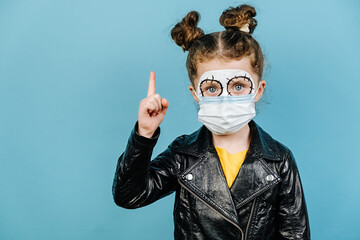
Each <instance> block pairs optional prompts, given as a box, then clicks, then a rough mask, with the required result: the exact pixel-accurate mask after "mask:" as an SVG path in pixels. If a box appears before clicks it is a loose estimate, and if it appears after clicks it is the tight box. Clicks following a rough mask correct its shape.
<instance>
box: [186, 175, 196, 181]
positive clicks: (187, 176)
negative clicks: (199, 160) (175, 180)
mask: <svg viewBox="0 0 360 240" xmlns="http://www.w3.org/2000/svg"><path fill="white" fill-rule="evenodd" d="M193 178H194V176H193V175H192V174H191V173H189V174H187V175H186V180H189V181H191V180H193Z"/></svg>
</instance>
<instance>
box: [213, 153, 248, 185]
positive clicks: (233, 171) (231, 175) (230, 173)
mask: <svg viewBox="0 0 360 240" xmlns="http://www.w3.org/2000/svg"><path fill="white" fill-rule="evenodd" d="M215 149H216V152H217V153H218V155H219V159H220V163H221V166H222V169H223V172H224V175H225V178H226V182H227V184H228V186H229V188H230V187H231V185H232V184H233V182H234V180H235V178H236V176H237V174H238V172H239V170H240V167H241V165H242V164H243V162H244V160H245V156H246V152H247V151H248V149H245V150H244V151H241V152H238V153H233V154H230V153H228V151H227V150H226V149H225V148H219V147H216V146H215Z"/></svg>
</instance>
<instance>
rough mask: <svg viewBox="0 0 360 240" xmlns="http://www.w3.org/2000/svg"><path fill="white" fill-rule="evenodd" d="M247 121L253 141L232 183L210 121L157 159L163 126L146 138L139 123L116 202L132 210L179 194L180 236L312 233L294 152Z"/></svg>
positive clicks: (121, 169) (119, 174) (119, 175)
mask: <svg viewBox="0 0 360 240" xmlns="http://www.w3.org/2000/svg"><path fill="white" fill-rule="evenodd" d="M249 126H250V133H251V141H250V147H249V150H248V152H247V155H246V158H245V161H244V163H243V165H242V166H241V168H240V171H239V173H238V175H237V177H236V179H235V181H234V183H233V185H232V186H231V188H230V189H229V187H228V185H227V183H226V179H225V176H224V173H223V171H222V168H221V164H220V162H219V158H218V155H217V153H216V150H215V147H214V145H213V144H212V135H211V132H210V131H209V130H208V129H207V128H206V127H204V126H202V127H201V128H200V129H199V130H197V131H196V132H194V133H192V134H190V135H183V136H180V137H178V138H176V139H175V140H174V141H173V142H172V143H171V144H170V145H169V146H168V148H167V149H166V150H165V151H164V152H162V153H161V154H159V155H158V156H157V157H155V158H154V159H153V160H152V161H151V155H152V150H153V147H154V146H155V144H156V142H157V139H158V137H159V135H160V128H158V129H157V130H156V132H155V133H154V136H153V137H152V138H145V137H142V136H140V135H139V134H138V133H137V124H136V125H135V127H134V129H133V130H132V133H131V135H130V138H129V140H128V144H127V147H126V149H125V151H124V152H123V154H122V155H121V156H120V157H119V159H118V164H117V167H116V172H115V177H114V181H113V189H112V191H113V197H114V201H115V203H116V204H117V205H118V206H121V207H123V208H127V209H134V208H139V207H143V206H146V205H148V204H151V203H152V202H154V201H156V200H158V199H160V198H162V197H165V196H167V195H169V194H171V193H173V192H175V193H176V196H175V203H174V211H173V216H174V224H175V229H174V239H176V240H180V239H181V240H184V239H189V240H195V239H204V240H205V239H206V240H211V239H226V240H227V239H229V240H231V239H240V240H245V239H246V240H255V239H256V240H270V239H274V240H281V239H310V227H309V219H308V214H307V208H306V203H305V198H304V193H303V188H302V184H301V180H300V175H299V172H298V169H297V166H296V162H295V159H294V156H293V154H292V152H291V151H290V150H289V149H288V148H287V147H286V146H284V145H283V144H281V143H280V142H278V141H276V140H274V139H273V138H272V137H271V136H270V135H269V134H268V133H266V132H265V131H264V130H263V129H262V128H261V127H260V126H259V125H257V124H256V123H255V121H254V120H251V121H250V122H249ZM139 227H140V228H141V226H139Z"/></svg>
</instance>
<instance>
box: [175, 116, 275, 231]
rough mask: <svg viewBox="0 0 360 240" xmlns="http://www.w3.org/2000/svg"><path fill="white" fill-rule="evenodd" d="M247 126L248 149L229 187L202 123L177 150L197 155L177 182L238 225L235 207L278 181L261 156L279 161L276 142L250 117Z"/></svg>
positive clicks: (209, 136) (208, 134)
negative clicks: (249, 134) (248, 136)
mask: <svg viewBox="0 0 360 240" xmlns="http://www.w3.org/2000/svg"><path fill="white" fill-rule="evenodd" d="M249 126H250V132H251V142H250V147H249V151H248V153H247V155H246V158H245V161H244V163H243V165H242V166H241V168H240V171H239V173H238V175H237V177H236V179H235V181H234V183H233V185H232V186H231V189H229V187H228V185H227V182H226V179H225V176H224V173H223V170H222V167H221V164H220V161H219V158H218V155H217V153H216V150H215V148H214V145H213V144H212V135H211V132H210V131H209V130H208V129H206V128H205V127H204V126H203V127H201V128H200V129H199V130H198V131H197V132H195V133H193V134H192V135H189V136H188V138H187V140H186V141H185V143H184V144H183V145H182V146H180V147H179V148H178V149H177V150H176V151H177V152H180V153H183V154H188V155H193V156H195V157H196V158H197V160H196V161H195V163H194V164H193V165H192V166H190V167H189V168H187V169H185V170H184V171H183V172H182V173H181V174H180V178H179V182H180V184H182V185H183V186H184V187H185V188H186V189H187V190H189V191H190V192H192V193H193V194H195V195H196V196H197V197H199V198H200V199H201V200H202V201H203V202H204V203H206V204H207V205H209V206H210V207H212V208H213V209H214V210H216V211H218V212H219V213H220V214H221V215H223V216H224V217H225V218H226V219H227V220H228V221H231V222H232V223H233V224H236V225H239V222H238V215H237V208H239V207H241V206H243V205H244V204H246V203H247V202H249V201H251V200H252V199H253V198H255V197H256V196H258V195H260V194H261V193H263V192H264V191H266V190H268V189H269V188H270V187H271V186H273V185H275V184H277V183H278V182H279V181H280V177H279V176H278V174H276V173H275V171H274V170H272V169H271V168H270V167H269V166H268V164H267V163H266V162H265V160H264V159H267V160H271V161H281V159H280V157H279V156H278V155H277V152H278V151H277V150H276V143H275V142H274V140H273V139H272V138H271V137H270V136H269V135H268V134H267V133H266V132H265V131H263V130H262V129H261V128H260V127H259V126H258V125H257V124H256V123H255V122H254V121H250V123H249Z"/></svg>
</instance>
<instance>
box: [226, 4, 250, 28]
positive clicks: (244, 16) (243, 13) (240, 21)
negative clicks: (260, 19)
mask: <svg viewBox="0 0 360 240" xmlns="http://www.w3.org/2000/svg"><path fill="white" fill-rule="evenodd" d="M255 16H256V11H255V8H254V7H252V6H250V5H245V4H244V5H241V6H238V7H235V8H234V7H229V8H228V9H226V10H225V11H223V13H222V14H221V16H220V19H219V22H220V24H221V25H222V26H224V27H225V29H227V30H229V29H234V30H240V31H243V32H247V33H250V34H251V33H253V32H254V30H255V27H256V25H257V21H256V20H255V19H254V17H255Z"/></svg>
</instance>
